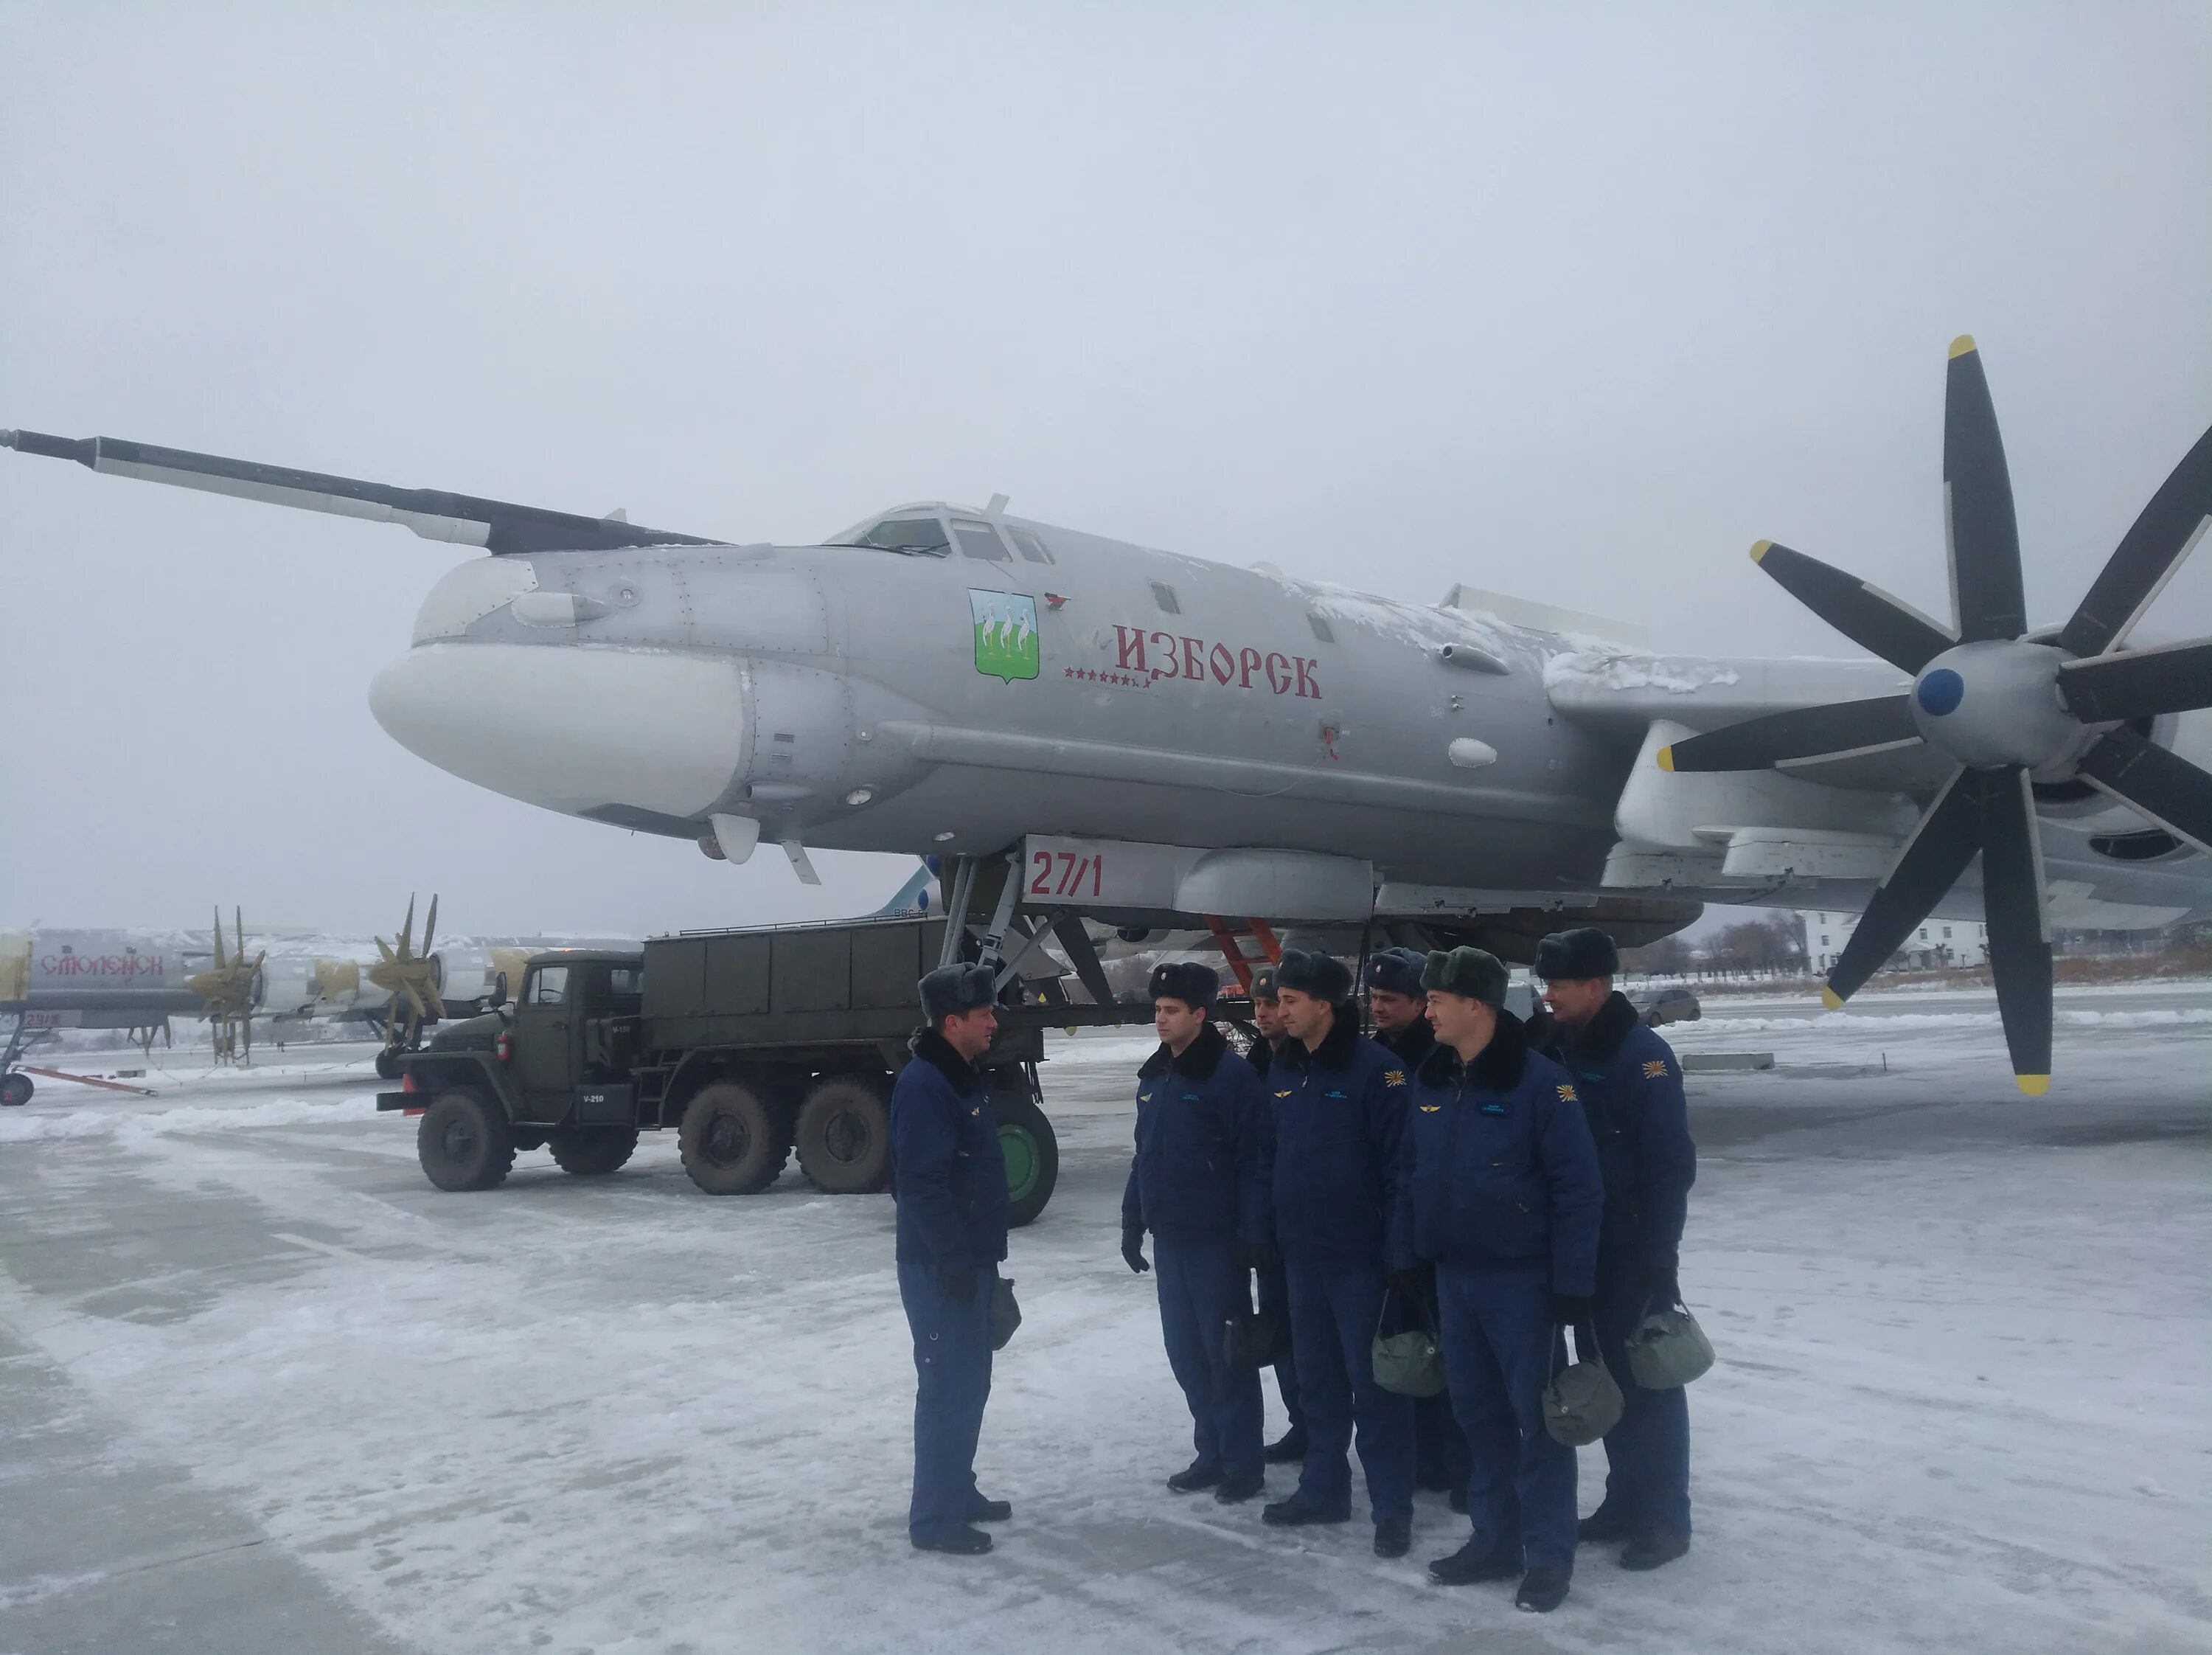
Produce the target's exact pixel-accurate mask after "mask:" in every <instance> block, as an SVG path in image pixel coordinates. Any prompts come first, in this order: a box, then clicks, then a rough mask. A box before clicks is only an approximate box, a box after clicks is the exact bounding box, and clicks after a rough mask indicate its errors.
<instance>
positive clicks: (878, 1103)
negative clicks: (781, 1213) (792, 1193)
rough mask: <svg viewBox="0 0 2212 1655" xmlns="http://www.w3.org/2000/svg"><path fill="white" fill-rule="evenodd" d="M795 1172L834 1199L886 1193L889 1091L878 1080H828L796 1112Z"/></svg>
mask: <svg viewBox="0 0 2212 1655" xmlns="http://www.w3.org/2000/svg"><path fill="white" fill-rule="evenodd" d="M890 1170H891V1110H890V1086H889V1083H888V1082H887V1080H885V1078H884V1076H882V1075H876V1074H830V1075H824V1076H823V1078H822V1079H821V1080H817V1081H816V1082H815V1083H814V1089H813V1090H812V1091H811V1092H808V1093H807V1094H806V1101H805V1103H804V1104H801V1105H800V1106H799V1171H802V1172H804V1173H805V1174H806V1176H807V1177H809V1178H811V1179H812V1180H813V1181H814V1186H815V1188H816V1189H817V1190H823V1191H824V1192H825V1193H827V1194H829V1195H832V1196H862V1195H866V1194H867V1193H869V1192H870V1191H871V1190H880V1189H882V1188H883V1187H884V1179H885V1178H887V1177H890Z"/></svg>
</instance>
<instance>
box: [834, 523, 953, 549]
mask: <svg viewBox="0 0 2212 1655" xmlns="http://www.w3.org/2000/svg"><path fill="white" fill-rule="evenodd" d="M835 544H836V545H848V546H879V547H881V548H882V549H883V550H884V551H902V552H905V553H907V554H908V556H909V557H942V556H944V555H945V553H946V552H947V551H951V545H950V544H949V543H948V542H947V541H946V539H945V525H944V524H942V523H940V522H939V521H938V520H937V519H935V518H934V517H886V518H885V519H884V520H883V521H882V522H880V523H878V524H875V525H874V526H872V527H869V528H865V529H862V530H861V531H860V532H859V533H858V534H856V535H854V537H853V538H851V539H849V540H842V541H838V542H836V543H835Z"/></svg>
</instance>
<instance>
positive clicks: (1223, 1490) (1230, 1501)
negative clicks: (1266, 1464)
mask: <svg viewBox="0 0 2212 1655" xmlns="http://www.w3.org/2000/svg"><path fill="white" fill-rule="evenodd" d="M1266 1493H1267V1478H1266V1477H1264V1476H1261V1474H1260V1473H1259V1472H1257V1471H1255V1472H1253V1473H1252V1474H1251V1475H1250V1476H1242V1477H1224V1478H1223V1479H1222V1480H1221V1486H1220V1487H1219V1488H1216V1489H1215V1490H1214V1491H1213V1497H1214V1499H1216V1500H1219V1501H1220V1502H1221V1503H1222V1504H1223V1505H1224V1506H1241V1505H1243V1503H1244V1502H1245V1501H1246V1500H1251V1499H1253V1498H1255V1496H1257V1495H1260V1494H1266Z"/></svg>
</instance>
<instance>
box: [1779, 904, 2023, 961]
mask: <svg viewBox="0 0 2212 1655" xmlns="http://www.w3.org/2000/svg"><path fill="white" fill-rule="evenodd" d="M1858 923H1859V916H1857V914H1828V913H1808V914H1807V915H1806V916H1805V952H1806V954H1807V956H1808V958H1810V959H1811V960H1812V963H1813V969H1814V970H1815V971H1826V970H1829V969H1830V968H1831V967H1832V966H1833V965H1834V964H1835V963H1836V960H1837V958H1838V956H1840V955H1841V954H1842V953H1843V952H1844V944H1845V943H1847V942H1849V941H1850V940H1851V933H1852V932H1854V931H1856V930H1857V929H1858ZM1897 952H1898V958H1899V961H1900V963H1901V964H1903V965H1904V967H1905V970H1912V971H1935V970H1942V969H1943V968H1944V967H1946V966H1950V965H1980V964H1985V963H1986V962H1987V961H1988V959H1989V957H1990V928H1989V927H1988V926H1986V925H1984V924H1983V923H1982V922H1980V921H1979V920H1923V921H1922V922H1920V923H1919V924H1918V925H1917V926H1916V927H1914V928H1913V929H1912V931H1911V934H1909V935H1908V936H1907V937H1906V938H1905V946H1903V947H1901V948H1899V950H1898V951H1897Z"/></svg>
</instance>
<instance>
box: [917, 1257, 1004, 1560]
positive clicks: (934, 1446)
mask: <svg viewBox="0 0 2212 1655" xmlns="http://www.w3.org/2000/svg"><path fill="white" fill-rule="evenodd" d="M998 1275H999V1271H998V1267H997V1266H996V1265H994V1264H986V1265H984V1266H983V1267H982V1268H981V1269H979V1270H977V1271H976V1273H975V1298H974V1299H970V1300H969V1302H968V1303H967V1304H965V1305H962V1304H957V1303H956V1302H954V1301H953V1300H952V1299H951V1298H949V1297H947V1296H946V1294H945V1288H944V1286H943V1284H942V1283H941V1282H940V1281H939V1275H938V1271H937V1269H936V1267H935V1266H934V1265H931V1264H925V1263H919V1262H916V1261H913V1260H908V1259H903V1258H902V1259H901V1260H900V1261H899V1266H898V1283H899V1300H900V1302H901V1303H902V1304H903V1305H905V1306H906V1324H907V1326H908V1328H909V1329H912V1330H913V1333H914V1372H915V1392H914V1499H913V1501H912V1503H911V1504H910V1505H908V1507H907V1518H906V1522H907V1529H908V1532H909V1533H912V1534H916V1535H920V1534H924V1533H927V1532H928V1531H930V1530H939V1531H942V1530H945V1529H949V1528H953V1527H957V1526H958V1525H959V1524H964V1523H967V1522H969V1521H971V1520H972V1519H973V1518H974V1517H975V1507H976V1506H978V1505H979V1504H980V1503H981V1500H982V1496H981V1494H978V1493H977V1492H976V1489H975V1439H976V1437H977V1436H978V1435H979V1434H981V1431H982V1429H983V1404H984V1402H987V1400H989V1397H990V1395H991V1288H992V1285H993V1283H994V1282H995V1281H997V1280H998Z"/></svg>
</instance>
